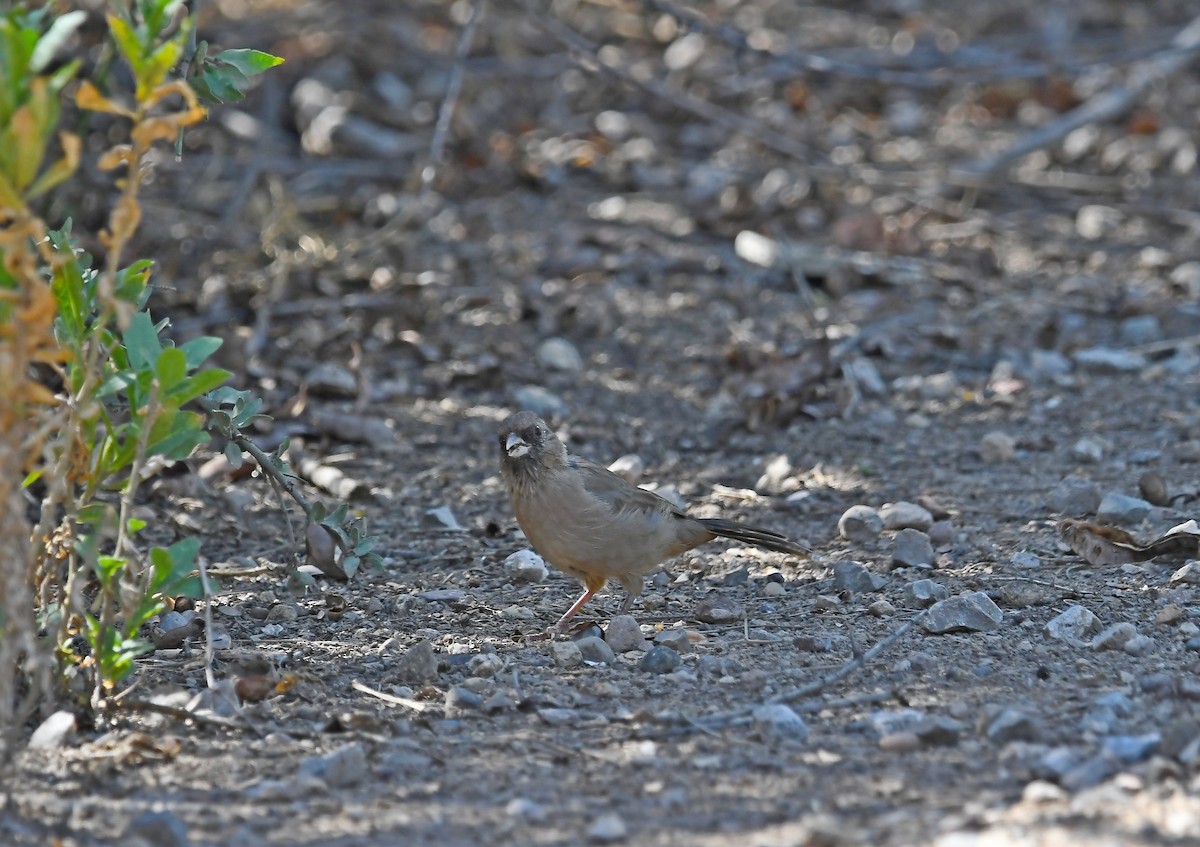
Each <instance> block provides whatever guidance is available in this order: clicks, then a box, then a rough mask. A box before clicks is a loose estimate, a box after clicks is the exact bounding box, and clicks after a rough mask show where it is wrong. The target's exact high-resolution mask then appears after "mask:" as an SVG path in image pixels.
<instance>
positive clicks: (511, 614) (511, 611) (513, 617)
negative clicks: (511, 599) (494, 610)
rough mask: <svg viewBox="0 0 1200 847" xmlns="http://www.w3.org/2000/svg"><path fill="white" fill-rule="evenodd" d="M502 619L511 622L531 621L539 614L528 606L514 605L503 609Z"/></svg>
mask: <svg viewBox="0 0 1200 847" xmlns="http://www.w3.org/2000/svg"><path fill="white" fill-rule="evenodd" d="M500 617H502V618H504V619H505V620H509V621H531V620H533V619H534V618H536V617H537V614H536V613H535V612H534V611H533V609H531V608H529V607H528V606H521V605H519V604H517V603H514V604H512V605H511V606H505V607H504V608H503V609H501V610H500Z"/></svg>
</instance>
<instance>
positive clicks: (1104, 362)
mask: <svg viewBox="0 0 1200 847" xmlns="http://www.w3.org/2000/svg"><path fill="white" fill-rule="evenodd" d="M1071 359H1072V360H1073V361H1074V362H1075V364H1076V365H1077V366H1078V367H1079V368H1080V369H1082V370H1085V371H1088V372H1089V373H1097V374H1118V373H1133V372H1135V371H1140V370H1141V369H1142V368H1144V367H1146V357H1145V356H1143V355H1142V354H1141V353H1134V352H1133V351H1131V350H1115V349H1113V348H1111V347H1088V348H1085V349H1083V350H1076V351H1075V352H1074V353H1072V354H1071Z"/></svg>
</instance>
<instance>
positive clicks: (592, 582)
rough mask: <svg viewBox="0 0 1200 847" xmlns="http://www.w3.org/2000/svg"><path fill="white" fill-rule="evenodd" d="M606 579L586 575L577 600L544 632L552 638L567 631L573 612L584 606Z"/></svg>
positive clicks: (573, 615)
mask: <svg viewBox="0 0 1200 847" xmlns="http://www.w3.org/2000/svg"><path fill="white" fill-rule="evenodd" d="M606 581H607V580H606V579H605V578H604V577H595V576H588V577H586V578H585V579H584V581H583V586H584V592H583V594H582V595H581V596H580V598H579V599H578V600H576V601H575V602H574V603H573V604H571V608H569V609H567V611H566V614H564V615H563V616H562V617H561V618H559V619H558V623H556V624H555V625H554V626H552V627H550V628H549V629H548V630H546V634H547V635H549V636H550V637H551V638H553V637H554V636H556V635H562V634H563V633H565V632H566V631H567V624H568V623H569V622H570V620H571V618H573V617H575V614H576V613H577V612H578V611H579V610H580V609H582V608H583V607H584V604H586V603H587V601H588V600H591V599H592V597H593V596H595V594H596V592H597V591H599V590H600V589H601V588H603V587H604V583H605V582H606Z"/></svg>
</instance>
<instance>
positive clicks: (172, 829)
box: [122, 810, 192, 847]
mask: <svg viewBox="0 0 1200 847" xmlns="http://www.w3.org/2000/svg"><path fill="white" fill-rule="evenodd" d="M122 843H125V844H130V845H134V844H146V845H151V847H188V845H189V844H191V843H192V842H191V840H190V839H189V838H188V830H187V824H185V823H184V822H183V821H182V820H181V819H180V818H179V817H178V816H177V815H175V813H174V812H168V811H166V810H163V811H159V812H142V813H141V814H140V815H138V816H137V817H135V818H134V819H133V820H132V821H130V822H129V828H128V829H126V830H125V837H124V838H123V839H122Z"/></svg>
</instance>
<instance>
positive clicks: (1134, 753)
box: [1102, 732, 1162, 765]
mask: <svg viewBox="0 0 1200 847" xmlns="http://www.w3.org/2000/svg"><path fill="white" fill-rule="evenodd" d="M1161 741H1162V736H1160V735H1159V734H1158V733H1157V732H1151V733H1147V734H1146V735H1113V736H1110V737H1108V738H1106V739H1104V745H1103V748H1102V749H1103V750H1104V752H1105V753H1107V754H1108V755H1110V756H1113V757H1114V758H1116V759H1119V760H1121V761H1122V762H1124V763H1125V764H1127V765H1133V764H1137V763H1138V762H1142V761H1145V760H1146V759H1148V758H1150V756H1151V755H1153V753H1154V751H1155V750H1156V749H1157V748H1158V745H1159V743H1160V742H1161Z"/></svg>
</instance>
